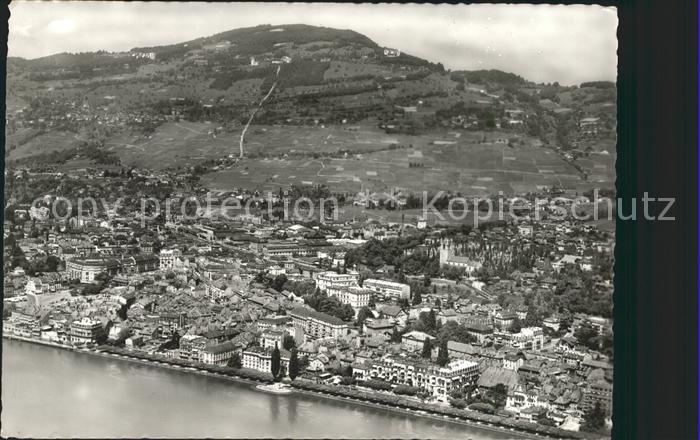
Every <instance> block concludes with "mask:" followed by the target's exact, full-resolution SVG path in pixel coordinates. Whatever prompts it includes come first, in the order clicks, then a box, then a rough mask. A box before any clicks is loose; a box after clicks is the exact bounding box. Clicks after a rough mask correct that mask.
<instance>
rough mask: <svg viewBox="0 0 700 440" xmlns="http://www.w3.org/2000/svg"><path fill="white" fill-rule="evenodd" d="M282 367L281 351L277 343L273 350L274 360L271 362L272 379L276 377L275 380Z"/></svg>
mask: <svg viewBox="0 0 700 440" xmlns="http://www.w3.org/2000/svg"><path fill="white" fill-rule="evenodd" d="M281 365H282V363H281V355H280V349H279V348H278V347H277V343H275V348H274V349H273V350H272V359H271V360H270V372H271V373H272V377H274V378H275V380H276V379H277V376H278V375H279V374H280V367H281Z"/></svg>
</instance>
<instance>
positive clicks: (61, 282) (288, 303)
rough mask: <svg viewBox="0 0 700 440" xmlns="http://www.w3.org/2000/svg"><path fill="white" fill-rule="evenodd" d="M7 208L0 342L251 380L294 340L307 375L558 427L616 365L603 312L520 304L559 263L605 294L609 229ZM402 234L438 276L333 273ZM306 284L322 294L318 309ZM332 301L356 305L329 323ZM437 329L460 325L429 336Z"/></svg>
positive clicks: (547, 283) (541, 288)
mask: <svg viewBox="0 0 700 440" xmlns="http://www.w3.org/2000/svg"><path fill="white" fill-rule="evenodd" d="M17 211H19V212H15V215H14V221H12V222H7V223H6V224H5V239H6V240H5V241H6V243H7V245H6V248H5V256H6V258H5V281H4V283H5V297H4V303H5V315H4V320H3V334H4V335H5V336H7V337H18V338H30V339H32V340H37V341H42V342H44V343H50V344H61V345H69V346H74V347H88V348H89V347H97V346H99V345H102V344H113V345H120V346H123V347H125V348H127V349H129V350H134V351H139V352H143V353H160V354H162V355H164V356H167V357H169V358H176V359H180V360H185V361H190V362H195V363H205V364H211V365H220V366H226V365H232V364H235V363H238V365H237V368H245V369H251V370H256V371H259V372H264V373H267V372H269V371H270V368H271V363H272V357H273V352H274V351H275V350H276V349H277V350H280V358H281V366H282V369H283V370H286V369H287V368H288V365H289V362H290V359H291V356H292V354H291V352H290V351H291V350H292V349H294V350H296V351H297V354H298V356H299V358H301V359H303V372H302V375H303V377H304V378H305V379H306V380H319V381H320V380H329V381H331V382H332V383H336V384H337V386H359V387H362V386H365V385H364V384H369V383H376V382H381V383H386V384H388V385H387V386H388V387H389V389H391V388H392V387H393V388H394V389H398V388H397V387H403V388H404V389H407V390H409V392H411V393H414V394H415V395H416V396H417V398H421V399H423V400H425V401H433V402H436V403H438V402H439V403H454V402H455V401H465V402H467V403H470V402H482V403H483V402H486V401H488V399H489V398H491V397H489V396H493V395H496V394H498V393H501V394H502V397H503V399H502V407H501V408H496V409H497V410H498V411H501V412H504V414H509V416H510V417H515V418H518V419H522V420H527V421H535V422H536V421H538V420H542V419H543V418H546V419H548V420H551V421H553V422H554V423H556V424H558V425H560V426H562V427H565V428H570V429H576V426H577V425H578V423H580V421H581V419H582V417H583V413H584V412H585V411H586V410H587V409H589V408H591V407H593V406H595V405H596V404H599V405H600V406H601V407H602V408H603V409H604V411H606V412H607V414H608V415H609V414H610V407H611V405H610V403H611V399H612V397H611V396H612V394H611V390H612V363H611V361H610V357H609V354H608V353H606V351H605V350H604V347H603V345H604V344H602V343H598V345H597V346H595V343H594V342H591V343H589V341H598V340H604V338H605V337H606V335H609V334H610V332H611V329H612V326H611V323H610V321H609V319H607V318H605V317H603V316H598V315H596V314H590V313H589V314H584V313H561V311H557V310H552V311H551V313H548V314H546V315H542V316H539V317H537V318H536V319H535V318H533V317H532V316H531V314H532V311H531V309H532V308H533V307H534V304H535V303H534V302H532V301H531V300H528V301H530V303H529V306H528V305H526V304H525V302H524V300H523V299H524V298H540V297H541V298H547V297H552V296H553V293H554V292H557V291H558V289H560V285H561V284H562V283H561V282H560V280H562V277H564V276H565V275H566V274H569V275H566V276H570V277H571V278H570V280H569V281H568V283H567V284H566V286H568V287H567V288H578V289H594V290H596V291H605V292H608V293H611V291H612V284H611V278H610V277H611V274H607V275H606V274H605V273H599V272H600V266H601V263H600V261H598V260H600V258H602V257H601V256H605V255H608V256H609V255H611V249H612V240H611V239H610V238H607V239H606V238H604V235H601V234H598V233H596V231H595V228H594V227H593V226H590V225H587V224H585V223H578V224H577V223H572V222H569V221H564V222H558V223H557V222H551V223H544V222H540V223H531V222H527V221H525V222H520V223H518V224H503V225H498V226H494V227H491V228H487V229H485V230H483V231H482V230H473V231H471V232H470V233H468V234H467V235H465V236H463V237H462V238H461V239H459V238H455V237H453V238H451V239H445V238H444V236H443V235H440V231H439V230H438V229H436V228H430V227H425V225H423V226H422V227H421V228H418V227H417V225H412V226H411V225H406V224H403V223H402V224H379V223H377V222H362V223H359V222H338V223H335V224H327V225H324V226H322V227H319V226H313V225H305V224H299V223H285V222H271V221H269V220H266V219H262V218H259V217H258V218H255V219H254V220H253V219H250V218H246V219H245V220H243V219H236V220H233V221H230V222H228V223H220V222H216V221H211V220H206V219H202V220H201V221H200V220H198V221H185V220H183V219H180V218H172V219H169V220H168V221H166V222H165V224H161V225H152V227H151V226H149V227H146V228H141V227H139V226H138V223H139V222H138V221H136V219H129V218H124V217H121V216H115V215H105V217H104V218H98V219H95V221H93V222H86V223H84V225H83V226H75V225H71V224H70V223H69V221H64V222H63V223H62V222H61V221H57V220H53V219H51V218H48V217H46V216H44V215H43V214H42V213H38V212H35V213H32V212H31V210H30V209H27V210H25V211H24V212H22V209H21V208H20V209H18V210H17ZM28 225H29V226H28ZM411 235H415V236H416V237H418V236H420V237H422V239H421V240H417V241H416V243H418V244H416V246H415V248H413V249H410V250H408V251H406V250H404V251H403V252H405V253H406V254H412V255H433V257H432V258H434V259H435V263H436V267H437V268H438V269H439V270H440V272H441V275H440V276H437V277H436V276H432V277H428V276H427V275H426V274H425V273H422V274H421V273H417V274H403V273H399V272H397V271H394V270H393V268H392V267H389V266H388V265H382V266H380V267H370V266H368V265H362V264H353V265H352V266H347V267H346V258H345V257H346V255H347V254H348V252H353V251H354V250H357V249H361V248H363V246H364V245H365V244H366V243H367V242H368V240H379V241H384V242H386V243H390V241H391V240H396V239H398V238H397V237H399V236H403V237H406V236H411ZM485 243H486V244H485ZM537 249H539V250H537ZM536 250H537V251H536ZM523 254H525V256H523ZM494 261H497V262H498V266H495V265H494V263H493V262H494ZM606 261H607V260H606ZM610 261H611V260H610ZM528 265H529V266H528ZM524 266H527V267H524ZM494 267H495V268H496V269H494ZM511 267H516V269H507V271H506V269H504V268H511ZM504 271H506V272H504ZM454 273H456V274H458V277H457V278H454V277H453V278H450V277H448V276H446V275H449V274H454ZM504 273H505V275H504ZM577 277H585V279H586V280H587V281H586V283H588V284H585V285H583V284H582V281H581V280H580V279H578V278H577ZM428 278H430V279H429V282H426V280H427V279H428ZM309 295H313V296H315V297H319V298H325V299H324V301H326V302H324V303H323V304H326V305H324V306H321V305H318V304H316V305H315V307H316V308H317V309H314V308H313V307H311V305H309V303H307V301H306V298H308V297H309ZM503 298H511V300H503ZM333 301H335V302H337V303H338V304H340V305H342V306H343V307H350V308H351V309H352V310H353V312H354V316H353V317H351V318H347V317H346V318H341V317H339V316H340V315H337V316H336V314H335V312H334V311H333V310H332V307H330V306H327V304H334V303H333ZM319 304H321V303H319ZM323 307H330V308H323ZM428 317H432V318H430V319H434V321H435V324H434V327H433V328H426V327H425V325H427V324H425V323H427V322H429V321H430V319H429V318H428ZM360 319H361V320H360ZM431 325H432V324H431ZM422 326H423V327H422ZM450 326H453V327H454V328H456V329H458V330H459V332H456V333H454V336H452V334H448V335H447V336H445V334H444V333H441V332H440V330H439V329H440V328H447V327H450ZM582 329H583V330H582ZM586 332H588V333H589V334H590V336H589V337H588V338H585V337H583V336H581V335H583V334H586ZM397 335H398V336H397ZM397 337H398V339H397ZM441 342H445V343H446V344H445V347H442V346H441ZM426 346H429V349H428V351H427V352H426ZM444 348H446V350H447V356H448V359H447V360H446V361H443V362H440V361H439V359H438V358H439V357H440V351H441V350H443V349H444ZM234 361H235V362H234ZM342 377H344V378H347V379H345V380H344V381H341V380H340V379H339V378H342ZM341 382H342V383H341ZM348 383H352V384H350V385H349V384H348Z"/></svg>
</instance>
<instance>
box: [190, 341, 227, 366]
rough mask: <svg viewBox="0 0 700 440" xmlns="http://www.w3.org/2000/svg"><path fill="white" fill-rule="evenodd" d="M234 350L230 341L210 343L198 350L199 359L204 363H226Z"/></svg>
mask: <svg viewBox="0 0 700 440" xmlns="http://www.w3.org/2000/svg"><path fill="white" fill-rule="evenodd" d="M235 351H236V346H235V344H234V343H233V342H231V341H227V342H224V343H223V344H218V345H212V346H209V347H206V348H204V349H203V350H201V351H200V352H199V361H200V362H204V363H205V364H212V365H226V364H227V363H228V361H229V359H231V357H232V356H233V353H234V352H235Z"/></svg>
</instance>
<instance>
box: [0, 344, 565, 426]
mask: <svg viewBox="0 0 700 440" xmlns="http://www.w3.org/2000/svg"><path fill="white" fill-rule="evenodd" d="M2 337H3V338H4V339H9V340H15V341H20V342H26V343H29V344H35V345H41V346H45V347H51V348H59V349H63V350H67V351H72V352H74V353H83V354H87V355H92V356H96V357H101V358H107V359H115V360H121V361H126V362H132V363H137V364H140V365H144V366H150V367H158V368H164V369H167V370H170V371H178V372H181V373H188V374H197V375H199V376H205V377H210V378H215V379H222V380H227V381H229V382H234V383H239V384H245V385H260V384H261V383H269V382H268V381H266V380H263V379H260V380H255V379H252V378H246V377H241V376H230V375H226V374H221V373H213V372H209V371H205V370H202V369H201V368H198V367H185V366H179V365H176V364H172V363H169V362H166V361H154V360H149V359H143V358H139V357H137V356H134V357H131V356H126V355H120V354H118V353H110V352H105V351H100V350H97V349H94V348H93V349H87V348H83V349H81V348H76V347H71V346H67V345H63V344H58V343H54V342H50V341H44V340H41V339H34V338H27V337H24V336H16V335H5V334H3V335H2ZM250 388H251V389H252V390H255V391H256V392H260V393H264V391H261V390H258V389H256V386H251V387H250ZM292 389H293V390H292V392H291V393H289V394H286V395H293V394H295V393H299V394H303V395H307V396H312V397H316V398H325V399H329V400H334V401H338V402H345V403H352V404H359V405H362V406H365V407H370V408H380V409H384V410H388V411H391V412H396V413H401V414H404V415H410V416H414V417H415V416H418V417H423V418H426V419H432V420H436V421H441V422H443V423H447V424H454V425H461V426H468V427H472V428H476V429H483V430H487V431H492V432H498V433H501V434H516V435H518V437H519V438H525V439H551V438H556V437H552V436H550V435H547V434H544V433H542V434H539V433H538V434H536V433H531V432H524V431H522V430H520V429H517V428H509V427H506V426H499V425H496V424H491V423H484V422H479V421H468V420H463V419H458V418H455V417H449V416H441V415H439V414H431V413H429V412H427V411H419V410H412V409H407V408H399V407H395V406H391V405H386V404H382V403H376V402H369V401H366V400H362V399H357V398H352V397H348V396H337V395H330V394H327V393H323V392H317V391H312V390H307V389H301V388H299V387H294V386H292Z"/></svg>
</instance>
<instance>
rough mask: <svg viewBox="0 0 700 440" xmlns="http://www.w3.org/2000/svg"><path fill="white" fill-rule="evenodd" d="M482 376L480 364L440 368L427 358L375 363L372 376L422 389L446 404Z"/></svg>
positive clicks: (459, 363)
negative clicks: (449, 398)
mask: <svg viewBox="0 0 700 440" xmlns="http://www.w3.org/2000/svg"><path fill="white" fill-rule="evenodd" d="M479 373H480V372H479V364H477V363H476V362H471V361H467V360H464V359H455V360H452V361H450V362H449V363H448V364H447V365H445V366H444V367H440V366H438V365H435V364H432V363H430V362H428V361H426V360H424V359H406V358H401V357H398V356H395V357H388V358H386V359H383V360H381V361H378V362H373V363H372V367H371V370H370V373H369V374H370V377H371V378H376V379H382V380H385V381H387V382H392V383H397V384H404V385H408V386H412V387H417V388H421V389H423V390H424V391H427V392H429V393H430V394H432V395H433V396H434V397H435V398H436V399H437V400H438V401H441V402H447V400H448V397H449V395H450V393H451V392H452V391H453V390H457V389H462V388H463V387H465V386H467V385H470V384H473V383H475V382H476V380H477V379H478V377H479Z"/></svg>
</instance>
